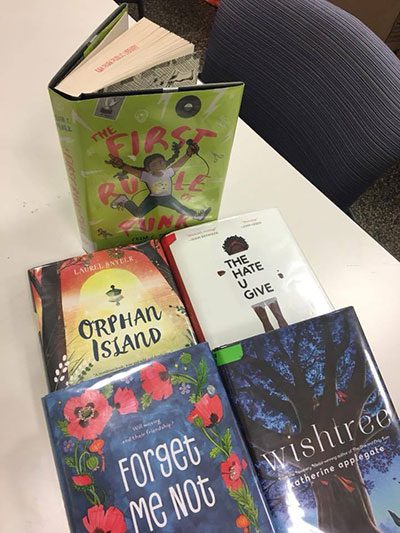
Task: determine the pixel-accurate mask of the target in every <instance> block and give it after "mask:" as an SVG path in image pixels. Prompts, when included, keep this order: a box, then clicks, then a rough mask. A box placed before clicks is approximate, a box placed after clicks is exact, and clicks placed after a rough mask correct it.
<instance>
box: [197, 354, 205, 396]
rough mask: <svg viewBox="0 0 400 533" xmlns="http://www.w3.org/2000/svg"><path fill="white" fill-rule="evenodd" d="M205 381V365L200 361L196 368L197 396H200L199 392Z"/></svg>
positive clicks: (202, 360)
mask: <svg viewBox="0 0 400 533" xmlns="http://www.w3.org/2000/svg"><path fill="white" fill-rule="evenodd" d="M206 381H207V364H206V362H205V361H204V359H201V361H200V363H199V366H198V367H197V394H201V390H202V388H203V387H204V385H205V384H206Z"/></svg>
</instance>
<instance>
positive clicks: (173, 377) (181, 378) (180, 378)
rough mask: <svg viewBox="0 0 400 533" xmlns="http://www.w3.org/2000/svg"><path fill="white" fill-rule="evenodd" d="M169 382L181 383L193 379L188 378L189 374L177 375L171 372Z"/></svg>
mask: <svg viewBox="0 0 400 533" xmlns="http://www.w3.org/2000/svg"><path fill="white" fill-rule="evenodd" d="M171 383H172V385H180V384H181V383H193V380H192V379H191V378H190V376H185V375H182V374H179V376H177V375H176V374H172V375H171Z"/></svg>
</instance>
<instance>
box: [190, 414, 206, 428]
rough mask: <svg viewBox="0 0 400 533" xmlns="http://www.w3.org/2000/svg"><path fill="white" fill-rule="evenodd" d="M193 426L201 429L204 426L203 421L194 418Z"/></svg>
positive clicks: (197, 417)
mask: <svg viewBox="0 0 400 533" xmlns="http://www.w3.org/2000/svg"><path fill="white" fill-rule="evenodd" d="M193 424H194V425H195V426H196V427H197V428H200V429H201V428H202V427H203V426H204V423H203V420H202V419H201V418H200V417H199V416H195V417H194V419H193Z"/></svg>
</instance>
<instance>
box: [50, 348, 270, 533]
mask: <svg viewBox="0 0 400 533" xmlns="http://www.w3.org/2000/svg"><path fill="white" fill-rule="evenodd" d="M43 404H44V408H45V413H46V417H47V422H48V428H49V433H50V438H51V441H52V445H53V451H54V457H55V461H56V465H57V468H58V474H59V479H60V483H61V487H62V492H63V496H64V502H65V507H66V510H67V514H68V518H69V522H70V527H71V531H74V532H75V533H86V532H87V531H90V532H92V533H93V532H100V531H104V532H105V531H107V532H108V533H125V532H126V531H130V532H134V533H138V532H140V533H147V532H152V531H155V532H158V531H164V532H166V533H180V532H181V533H183V532H186V531H188V529H190V531H196V532H199V533H204V532H207V531H210V532H213V533H227V532H238V533H244V532H246V533H256V532H258V533H261V532H262V533H268V532H270V531H273V529H272V526H271V523H270V519H269V515H268V512H267V510H266V508H265V502H264V499H263V496H262V492H261V489H260V487H259V484H258V481H257V476H256V474H255V472H254V470H253V466H252V464H251V460H250V457H249V455H248V452H247V450H246V447H245V446H244V444H243V441H242V439H241V436H240V433H239V432H238V428H237V425H236V421H235V419H234V417H233V414H232V411H231V408H230V404H229V401H228V398H227V396H226V393H225V390H224V388H223V386H222V384H221V381H220V378H219V375H218V372H217V368H216V365H215V363H214V360H213V357H212V354H211V352H210V350H209V348H208V345H206V344H200V345H197V346H192V347H191V348H188V349H187V350H180V351H178V352H174V353H171V354H167V355H165V356H162V357H160V358H157V359H155V360H152V361H147V362H145V363H143V364H139V365H136V366H134V367H130V368H128V369H124V370H123V371H119V372H116V373H113V374H111V375H107V376H105V377H102V378H97V379H94V380H90V381H88V382H85V383H80V384H78V385H75V386H74V387H69V388H67V389H63V390H61V391H56V392H53V393H50V394H49V395H47V396H46V397H45V398H44V399H43Z"/></svg>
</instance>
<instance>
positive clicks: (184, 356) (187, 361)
mask: <svg viewBox="0 0 400 533" xmlns="http://www.w3.org/2000/svg"><path fill="white" fill-rule="evenodd" d="M180 361H181V363H182V364H183V365H190V363H191V362H192V356H191V355H190V353H188V352H185V353H183V354H182V355H181V357H180Z"/></svg>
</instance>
